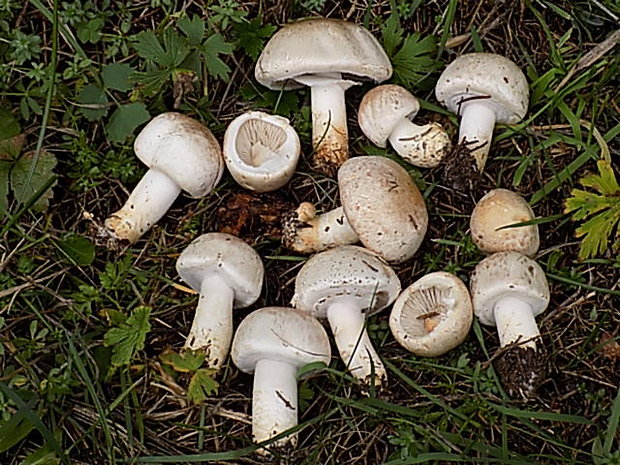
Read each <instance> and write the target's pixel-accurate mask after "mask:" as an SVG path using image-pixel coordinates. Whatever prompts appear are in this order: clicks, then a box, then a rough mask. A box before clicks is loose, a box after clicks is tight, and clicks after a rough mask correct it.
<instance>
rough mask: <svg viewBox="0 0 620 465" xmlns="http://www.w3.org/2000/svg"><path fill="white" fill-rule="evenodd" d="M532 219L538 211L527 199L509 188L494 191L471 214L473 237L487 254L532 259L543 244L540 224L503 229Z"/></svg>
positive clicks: (470, 224)
mask: <svg viewBox="0 0 620 465" xmlns="http://www.w3.org/2000/svg"><path fill="white" fill-rule="evenodd" d="M532 219H534V212H533V211H532V209H531V208H530V206H529V205H528V203H527V202H526V201H525V200H524V199H523V197H521V196H519V195H518V194H515V193H514V192H512V191H509V190H507V189H493V190H492V191H490V192H488V193H487V194H486V195H485V196H484V197H482V199H480V201H479V202H478V203H477V204H476V207H475V208H474V211H473V212H472V214H471V219H470V223H469V226H470V228H471V237H472V239H473V241H474V244H476V245H477V246H478V248H479V249H480V250H481V251H482V252H484V253H487V254H491V253H495V252H508V251H514V252H520V253H522V254H524V255H527V256H529V257H532V256H533V255H534V254H536V252H537V251H538V247H539V245H540V238H539V235H538V226H537V225H535V224H532V225H529V226H522V227H521V226H520V227H511V228H505V229H501V228H502V227H504V226H508V225H511V224H515V223H522V222H525V221H531V220H532Z"/></svg>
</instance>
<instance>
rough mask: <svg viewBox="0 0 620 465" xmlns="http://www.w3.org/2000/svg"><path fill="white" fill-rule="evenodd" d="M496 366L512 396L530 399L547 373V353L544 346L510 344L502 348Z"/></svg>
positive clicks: (503, 383)
mask: <svg viewBox="0 0 620 465" xmlns="http://www.w3.org/2000/svg"><path fill="white" fill-rule="evenodd" d="M501 350H502V353H501V355H500V356H499V357H498V358H497V359H496V360H495V362H494V366H495V369H496V370H497V372H498V373H499V375H500V378H501V380H502V385H503V386H504V388H505V389H506V391H507V392H508V394H509V395H511V396H521V397H522V398H523V399H530V398H531V397H532V396H533V394H534V392H535V391H536V388H538V386H539V385H540V383H541V382H542V380H543V379H544V378H545V376H546V373H547V366H546V359H547V354H546V353H545V351H544V350H543V349H542V348H540V347H539V348H537V349H533V348H532V347H524V346H522V345H516V344H515V345H509V346H506V347H504V348H502V349H501Z"/></svg>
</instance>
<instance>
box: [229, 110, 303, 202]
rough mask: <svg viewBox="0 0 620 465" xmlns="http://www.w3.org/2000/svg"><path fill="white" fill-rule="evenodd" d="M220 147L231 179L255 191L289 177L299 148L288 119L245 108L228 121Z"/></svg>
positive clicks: (277, 185) (273, 186)
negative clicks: (222, 143) (244, 110)
mask: <svg viewBox="0 0 620 465" xmlns="http://www.w3.org/2000/svg"><path fill="white" fill-rule="evenodd" d="M223 150H224V161H225V162H226V167H227V168H228V171H230V174H231V175H232V177H233V178H234V179H235V181H237V182H238V183H239V184H240V185H241V186H243V187H245V188H246V189H250V190H253V191H255V192H270V191H274V190H276V189H279V188H280V187H282V186H283V185H285V184H286V183H287V182H288V181H289V180H290V179H291V177H292V176H293V173H294V172H295V167H296V166H297V162H298V160H299V152H300V150H301V148H300V144H299V137H298V136H297V132H295V129H293V127H292V126H291V125H290V123H289V121H288V119H286V118H283V117H281V116H276V115H269V114H267V113H262V112H260V111H249V112H247V113H244V114H242V115H241V116H238V117H237V118H235V119H234V120H233V121H232V122H231V123H230V125H229V126H228V128H227V129H226V133H225V134H224V148H223Z"/></svg>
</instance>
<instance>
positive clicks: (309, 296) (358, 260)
mask: <svg viewBox="0 0 620 465" xmlns="http://www.w3.org/2000/svg"><path fill="white" fill-rule="evenodd" d="M400 289H401V287H400V280H399V279H398V277H397V276H396V273H395V272H394V270H392V268H391V267H390V266H389V265H388V264H387V263H386V262H385V261H384V260H383V259H382V258H381V257H379V256H378V255H376V254H374V253H373V252H371V251H369V250H367V249H364V248H363V247H357V246H355V245H344V246H340V247H336V248H333V249H329V250H326V251H324V252H321V253H318V254H316V255H313V256H312V257H311V258H310V259H309V260H308V261H307V262H306V263H305V264H304V266H303V267H302V268H301V270H299V273H298V274H297V278H296V279H295V295H294V296H293V299H292V301H291V304H292V305H293V307H295V308H299V309H302V310H305V311H307V312H310V313H311V314H312V315H314V316H315V317H317V318H327V309H328V308H329V306H330V305H331V304H332V303H336V302H347V303H353V304H355V306H357V307H358V308H360V309H361V310H363V311H365V312H369V314H374V313H376V312H378V311H380V310H382V309H384V308H385V307H387V306H388V305H390V304H391V303H392V302H394V300H395V299H396V297H398V293H399V292H400Z"/></svg>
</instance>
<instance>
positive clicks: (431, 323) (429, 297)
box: [390, 271, 474, 357]
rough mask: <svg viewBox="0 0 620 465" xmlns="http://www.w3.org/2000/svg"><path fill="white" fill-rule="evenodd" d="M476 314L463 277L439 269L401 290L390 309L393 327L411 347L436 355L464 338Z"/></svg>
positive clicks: (417, 351)
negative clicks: (461, 278)
mask: <svg viewBox="0 0 620 465" xmlns="http://www.w3.org/2000/svg"><path fill="white" fill-rule="evenodd" d="M473 317H474V315H473V310H472V304H471V297H470V296H469V291H468V290H467V287H466V286H465V284H463V281H461V280H460V279H459V278H457V277H456V276H454V275H453V274H450V273H446V272H443V271H438V272H435V273H430V274H427V275H425V276H423V277H422V278H420V279H418V280H417V281H416V282H415V283H413V284H412V285H411V286H409V287H408V288H406V289H405V290H404V291H403V292H402V293H401V294H400V296H399V297H398V299H396V302H394V307H393V308H392V312H391V313H390V330H391V331H392V334H393V335H394V338H395V339H396V340H397V341H398V343H399V344H400V345H401V346H403V347H404V348H405V349H407V350H408V351H410V352H412V353H414V354H416V355H421V356H423V357H437V356H439V355H442V354H444V353H446V352H448V351H449V350H451V349H453V348H455V347H456V346H458V345H459V344H460V343H461V342H463V341H464V340H465V338H466V337H467V334H468V332H469V328H470V327H471V323H472V320H473Z"/></svg>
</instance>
